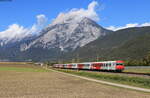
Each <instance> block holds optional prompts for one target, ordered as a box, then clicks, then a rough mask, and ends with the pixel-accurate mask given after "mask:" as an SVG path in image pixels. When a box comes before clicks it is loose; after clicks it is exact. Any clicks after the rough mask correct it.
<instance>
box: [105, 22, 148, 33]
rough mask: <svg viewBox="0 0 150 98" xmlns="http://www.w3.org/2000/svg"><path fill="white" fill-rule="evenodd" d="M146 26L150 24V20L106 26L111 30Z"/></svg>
mask: <svg viewBox="0 0 150 98" xmlns="http://www.w3.org/2000/svg"><path fill="white" fill-rule="evenodd" d="M144 26H150V22H146V23H143V24H139V23H130V24H126V25H125V26H118V27H117V26H109V27H106V28H107V29H109V30H113V31H117V30H120V29H125V28H131V27H144Z"/></svg>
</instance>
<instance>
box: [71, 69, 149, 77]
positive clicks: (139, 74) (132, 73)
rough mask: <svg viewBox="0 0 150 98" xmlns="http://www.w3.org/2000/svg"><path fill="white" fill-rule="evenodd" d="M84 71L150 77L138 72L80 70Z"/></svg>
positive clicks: (147, 74)
mask: <svg viewBox="0 0 150 98" xmlns="http://www.w3.org/2000/svg"><path fill="white" fill-rule="evenodd" d="M69 70H77V69H69ZM80 70H82V71H87V72H102V73H109V74H126V75H137V76H149V77H150V73H136V72H115V71H103V70H101V71H99V70H85V69H80Z"/></svg>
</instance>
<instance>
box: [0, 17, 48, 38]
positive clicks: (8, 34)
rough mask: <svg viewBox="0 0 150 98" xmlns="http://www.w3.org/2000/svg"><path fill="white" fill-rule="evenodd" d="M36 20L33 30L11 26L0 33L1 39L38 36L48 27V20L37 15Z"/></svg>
mask: <svg viewBox="0 0 150 98" xmlns="http://www.w3.org/2000/svg"><path fill="white" fill-rule="evenodd" d="M36 18H37V22H36V23H35V24H33V26H32V27H31V28H25V27H23V26H21V25H19V24H12V25H9V26H8V29H6V30H4V31H1V32H0V39H5V40H6V39H7V40H11V39H22V38H24V37H26V36H28V35H29V34H31V35H33V34H37V33H38V32H40V30H41V29H42V28H44V26H45V25H46V23H47V18H46V17H45V15H43V14H41V15H37V16H36Z"/></svg>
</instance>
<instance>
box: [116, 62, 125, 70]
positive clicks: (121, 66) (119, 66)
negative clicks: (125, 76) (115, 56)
mask: <svg viewBox="0 0 150 98" xmlns="http://www.w3.org/2000/svg"><path fill="white" fill-rule="evenodd" d="M124 68H125V67H124V61H116V71H122V70H124Z"/></svg>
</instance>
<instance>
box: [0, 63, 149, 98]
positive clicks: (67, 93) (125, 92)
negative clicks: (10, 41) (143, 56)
mask: <svg viewBox="0 0 150 98" xmlns="http://www.w3.org/2000/svg"><path fill="white" fill-rule="evenodd" d="M120 96H121V98H149V97H150V94H149V93H144V92H138V91H132V90H129V89H123V88H117V87H113V86H107V85H102V84H99V83H95V82H90V81H86V80H83V79H79V78H75V77H71V76H65V75H63V74H59V73H56V72H52V71H47V70H45V69H41V68H40V67H37V66H33V65H28V64H27V65H21V66H18V64H17V65H15V64H14V65H11V64H7V66H6V65H5V64H1V65H0V98H120Z"/></svg>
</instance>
